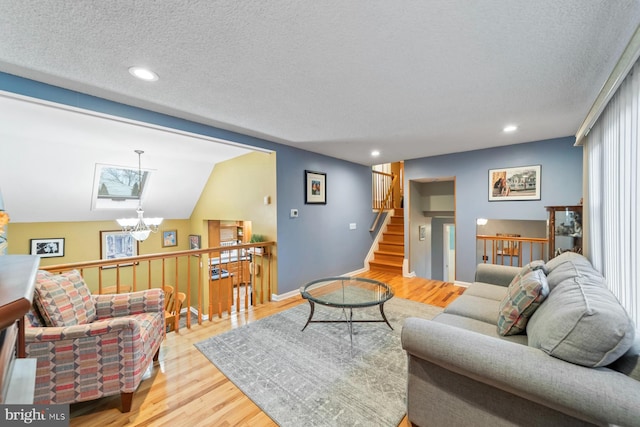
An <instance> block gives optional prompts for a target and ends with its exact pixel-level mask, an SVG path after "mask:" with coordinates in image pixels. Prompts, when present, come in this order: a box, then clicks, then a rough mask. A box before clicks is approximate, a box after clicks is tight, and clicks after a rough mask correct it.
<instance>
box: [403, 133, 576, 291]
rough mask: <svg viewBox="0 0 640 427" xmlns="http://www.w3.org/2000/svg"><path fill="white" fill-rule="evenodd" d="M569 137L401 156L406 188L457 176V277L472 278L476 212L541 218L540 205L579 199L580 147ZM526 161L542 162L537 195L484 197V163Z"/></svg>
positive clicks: (543, 212) (494, 165) (495, 166)
mask: <svg viewBox="0 0 640 427" xmlns="http://www.w3.org/2000/svg"><path fill="white" fill-rule="evenodd" d="M573 143H574V138H573V137H565V138H557V139H550V140H545V141H537V142H530V143H526V144H518V145H510V146H509V147H508V148H507V147H499V148H490V149H485V150H477V151H469V152H464V153H456V154H448V155H443V156H435V157H425V158H421V159H414V160H407V161H405V163H404V167H405V180H406V181H405V188H409V186H408V181H410V180H414V179H421V178H439V177H451V176H455V177H456V279H457V280H462V281H467V282H468V281H473V277H474V275H475V267H476V254H475V250H476V245H475V235H476V218H492V219H537V220H546V219H547V211H546V210H545V206H554V205H576V204H578V203H579V201H580V199H581V198H582V147H574V146H573ZM526 165H542V168H541V181H542V187H541V191H540V196H541V200H527V201H500V202H489V200H488V181H489V169H498V168H508V167H517V166H526ZM405 203H406V201H405ZM409 203H411V201H410V200H409ZM405 207H406V206H405ZM408 211H409V210H408V209H405V212H408ZM405 223H407V224H408V223H409V218H405ZM408 247H409V245H408V236H407V235H405V248H408ZM406 250H407V249H405V251H406ZM405 256H408V254H405Z"/></svg>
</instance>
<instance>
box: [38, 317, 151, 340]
mask: <svg viewBox="0 0 640 427" xmlns="http://www.w3.org/2000/svg"><path fill="white" fill-rule="evenodd" d="M139 328H140V324H139V322H137V321H136V320H134V319H131V318H116V319H108V320H98V321H95V322H93V323H88V324H86V325H74V326H62V327H51V326H43V327H27V328H25V343H26V344H31V343H43V342H55V341H62V340H73V339H78V338H87V337H94V336H98V335H104V334H106V333H111V332H119V331H123V330H125V329H131V330H132V332H135V330H136V329H139Z"/></svg>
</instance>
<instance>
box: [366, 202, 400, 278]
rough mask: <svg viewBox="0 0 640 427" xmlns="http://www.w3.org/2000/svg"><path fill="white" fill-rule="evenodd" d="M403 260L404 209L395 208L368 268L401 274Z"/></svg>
mask: <svg viewBox="0 0 640 427" xmlns="http://www.w3.org/2000/svg"><path fill="white" fill-rule="evenodd" d="M403 260H404V210H403V209H395V210H394V214H393V216H392V217H391V219H390V221H389V223H388V224H387V228H386V230H385V231H384V232H383V233H382V239H381V240H380V241H379V243H378V250H377V251H375V252H374V255H373V259H372V260H371V261H369V268H370V269H371V270H373V271H385V272H390V273H396V274H402V263H403Z"/></svg>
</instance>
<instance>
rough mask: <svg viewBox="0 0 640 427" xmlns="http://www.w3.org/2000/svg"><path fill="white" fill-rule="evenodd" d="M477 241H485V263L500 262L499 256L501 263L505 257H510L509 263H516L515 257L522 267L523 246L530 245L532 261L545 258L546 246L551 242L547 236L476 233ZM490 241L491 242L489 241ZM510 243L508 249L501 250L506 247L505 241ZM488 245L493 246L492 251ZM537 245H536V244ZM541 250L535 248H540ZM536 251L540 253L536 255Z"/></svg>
mask: <svg viewBox="0 0 640 427" xmlns="http://www.w3.org/2000/svg"><path fill="white" fill-rule="evenodd" d="M476 240H477V241H482V242H483V243H482V244H483V251H482V260H483V262H484V263H485V264H487V263H489V264H498V262H497V261H498V258H500V263H502V264H503V265H504V263H505V258H508V259H509V265H514V259H517V264H516V265H517V266H518V267H522V263H523V260H522V256H523V252H524V251H523V246H525V245H528V247H529V251H528V252H529V261H528V262H531V261H533V260H534V259H545V248H546V247H547V244H548V242H549V239H547V238H546V237H514V236H505V235H483V234H478V235H476ZM488 242H489V243H488ZM505 242H507V243H509V245H508V246H507V247H508V250H501V249H500V248H505V246H504V243H505ZM487 245H490V246H491V251H490V252H488V251H487ZM534 245H535V246H534ZM538 245H539V251H536V250H535V249H536V248H538ZM534 253H535V254H537V255H539V256H536V257H534Z"/></svg>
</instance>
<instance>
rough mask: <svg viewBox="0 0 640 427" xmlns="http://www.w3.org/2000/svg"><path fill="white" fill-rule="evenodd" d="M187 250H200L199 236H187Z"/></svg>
mask: <svg viewBox="0 0 640 427" xmlns="http://www.w3.org/2000/svg"><path fill="white" fill-rule="evenodd" d="M189 249H200V236H199V235H197V234H189Z"/></svg>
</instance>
